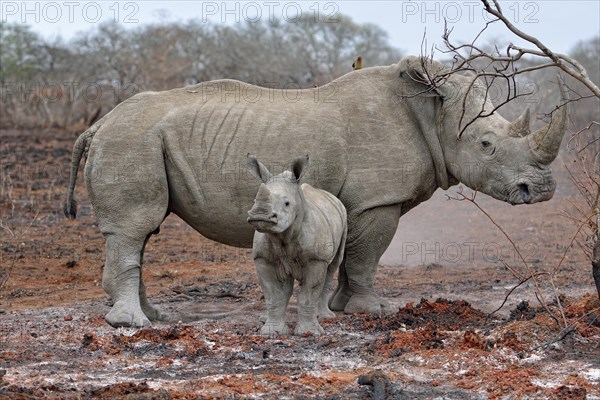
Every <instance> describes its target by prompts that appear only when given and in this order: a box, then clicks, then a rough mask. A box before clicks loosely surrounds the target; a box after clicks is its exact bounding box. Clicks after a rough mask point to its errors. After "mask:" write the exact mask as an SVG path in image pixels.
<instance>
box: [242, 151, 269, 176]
mask: <svg viewBox="0 0 600 400" xmlns="http://www.w3.org/2000/svg"><path fill="white" fill-rule="evenodd" d="M246 157H247V158H248V160H247V162H246V168H248V171H250V173H251V174H252V175H254V176H255V177H257V178H258V179H260V180H261V181H262V182H263V183H267V182H268V181H270V180H271V179H273V174H271V173H270V172H269V170H268V169H267V167H265V166H264V164H263V163H261V162H260V161H258V160H257V159H256V156H255V155H254V154H250V153H248V155H247V156H246Z"/></svg>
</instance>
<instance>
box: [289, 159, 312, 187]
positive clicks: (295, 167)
mask: <svg viewBox="0 0 600 400" xmlns="http://www.w3.org/2000/svg"><path fill="white" fill-rule="evenodd" d="M308 164H309V162H308V154H307V155H305V156H302V157H296V158H294V161H292V168H291V170H292V175H293V177H294V179H296V182H298V181H299V180H300V179H301V178H302V176H303V175H304V173H305V172H306V170H307V169H308Z"/></svg>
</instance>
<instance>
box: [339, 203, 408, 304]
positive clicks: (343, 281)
mask: <svg viewBox="0 0 600 400" xmlns="http://www.w3.org/2000/svg"><path fill="white" fill-rule="evenodd" d="M399 219H400V205H393V206H386V207H377V208H373V209H369V210H366V211H363V212H362V213H360V214H359V215H352V216H351V215H349V216H348V240H347V241H346V255H345V258H344V263H343V267H340V279H339V287H338V288H337V290H336V293H335V295H334V297H333V298H332V301H331V305H332V307H331V308H332V309H333V310H341V309H343V310H344V312H345V313H348V314H354V313H380V312H390V311H393V309H392V308H391V307H390V304H389V303H388V302H387V301H386V300H385V299H382V298H381V297H379V296H377V294H376V293H375V288H374V287H373V282H374V279H375V273H376V272H377V266H378V265H379V259H380V258H381V256H382V255H383V253H384V252H385V250H386V249H387V248H388V246H389V244H390V242H391V241H392V238H393V237H394V234H395V233H396V229H397V228H398V220H399ZM343 270H344V271H345V274H346V276H343V273H344V271H343Z"/></svg>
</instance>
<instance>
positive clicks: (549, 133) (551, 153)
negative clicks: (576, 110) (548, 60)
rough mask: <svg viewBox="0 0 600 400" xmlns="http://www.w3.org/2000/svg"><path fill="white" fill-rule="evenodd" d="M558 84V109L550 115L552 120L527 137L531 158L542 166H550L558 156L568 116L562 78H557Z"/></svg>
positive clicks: (567, 101)
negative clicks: (559, 102)
mask: <svg viewBox="0 0 600 400" xmlns="http://www.w3.org/2000/svg"><path fill="white" fill-rule="evenodd" d="M558 82H559V86H560V94H561V104H560V106H559V108H558V109H557V110H556V111H555V112H554V113H553V114H552V120H551V121H550V123H549V124H548V125H546V126H544V127H542V128H540V129H538V130H537V131H535V132H533V134H531V135H530V136H529V139H530V140H531V150H532V151H533V156H534V158H535V159H536V160H537V161H538V162H539V163H540V164H543V165H548V164H550V163H551V162H552V161H554V159H555V158H556V156H557V155H558V149H559V148H560V143H561V142H562V138H563V136H564V134H565V130H566V125H567V118H568V116H569V93H568V90H567V87H566V85H565V83H564V81H563V79H562V77H560V76H559V77H558Z"/></svg>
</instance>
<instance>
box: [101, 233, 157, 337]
mask: <svg viewBox="0 0 600 400" xmlns="http://www.w3.org/2000/svg"><path fill="white" fill-rule="evenodd" d="M142 248H143V240H141V241H139V243H136V242H135V241H134V240H132V239H131V238H128V237H125V236H117V235H114V234H110V235H106V263H105V265H104V270H103V273H102V287H103V288H104V290H105V291H106V293H108V295H109V296H110V297H111V298H112V300H113V307H112V309H111V310H110V312H109V313H108V314H107V315H106V318H105V319H106V322H108V323H109V324H110V325H112V326H114V327H118V326H144V325H151V323H150V320H149V319H148V318H147V317H146V314H144V312H143V311H142V307H141V304H140V282H141V266H140V260H141V252H142ZM143 290H144V293H145V289H143Z"/></svg>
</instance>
